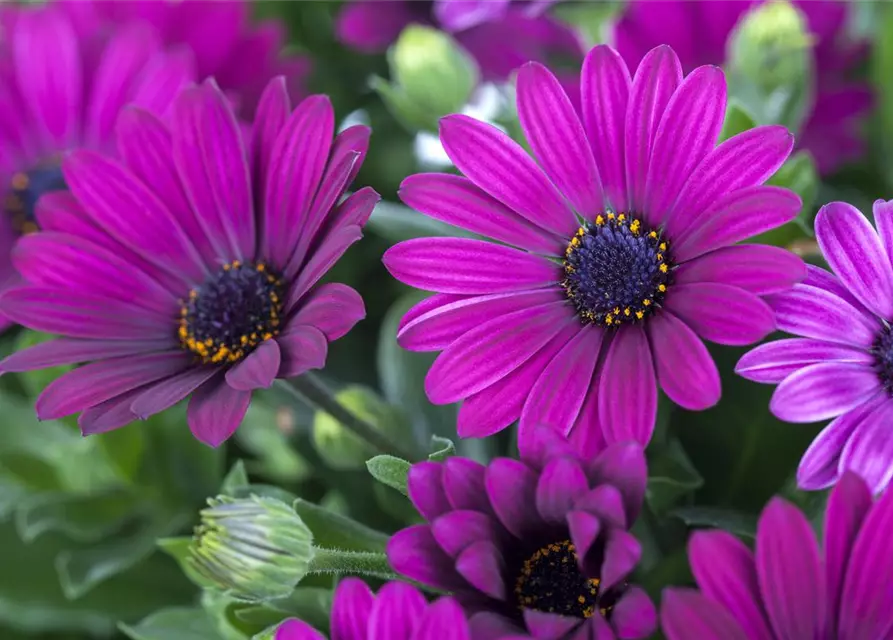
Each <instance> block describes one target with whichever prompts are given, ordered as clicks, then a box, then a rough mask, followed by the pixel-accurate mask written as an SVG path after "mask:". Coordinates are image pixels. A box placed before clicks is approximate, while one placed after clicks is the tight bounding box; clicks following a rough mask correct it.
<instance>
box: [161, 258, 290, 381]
mask: <svg viewBox="0 0 893 640" xmlns="http://www.w3.org/2000/svg"><path fill="white" fill-rule="evenodd" d="M282 303H283V287H282V281H281V280H280V279H279V276H277V275H276V274H275V273H273V272H272V271H271V270H270V268H269V267H268V266H267V265H265V264H264V263H263V262H258V263H257V264H252V263H243V262H239V261H238V260H236V261H234V262H231V263H230V264H225V265H223V268H222V269H221V270H220V271H218V272H217V273H215V274H214V275H212V276H211V277H210V278H208V279H207V280H206V281H205V282H204V284H202V285H201V286H200V287H196V288H195V289H193V290H192V291H190V292H189V297H188V299H186V300H184V301H183V303H182V305H183V306H182V308H181V309H180V326H179V329H178V331H177V335H178V336H179V338H180V344H181V346H182V347H183V349H185V350H187V351H191V352H192V353H194V354H196V355H197V356H199V357H200V358H201V360H202V362H205V363H210V364H218V363H225V362H238V361H239V360H241V359H242V358H244V357H245V356H246V355H248V354H249V353H251V352H252V351H253V350H254V348H255V347H257V346H258V345H259V344H261V343H262V342H263V341H265V340H269V339H270V338H272V337H273V336H275V335H278V333H279V325H280V322H281V314H282Z"/></svg>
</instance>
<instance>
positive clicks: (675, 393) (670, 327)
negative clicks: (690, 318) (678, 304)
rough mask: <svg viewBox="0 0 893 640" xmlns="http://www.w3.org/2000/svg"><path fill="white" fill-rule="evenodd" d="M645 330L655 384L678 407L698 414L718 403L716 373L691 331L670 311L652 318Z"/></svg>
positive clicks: (702, 345) (719, 389)
mask: <svg viewBox="0 0 893 640" xmlns="http://www.w3.org/2000/svg"><path fill="white" fill-rule="evenodd" d="M645 328H646V330H647V332H648V339H649V342H650V343H651V351H652V353H653V354H654V361H655V365H656V369H657V381H658V382H659V383H660V388H661V389H663V390H664V393H666V394H667V397H669V398H670V400H672V401H673V402H675V403H676V404H678V405H679V406H680V407H683V408H685V409H689V410H692V411H700V410H703V409H707V408H709V407H712V406H713V405H715V404H716V403H717V402H719V396H720V392H721V388H720V382H719V370H718V369H717V368H716V363H715V362H713V357H712V356H711V355H710V352H709V351H707V347H705V346H704V343H703V342H701V339H700V338H698V336H697V335H696V334H695V332H694V331H692V330H691V329H689V328H688V325H686V324H685V323H684V322H682V321H681V320H679V319H678V318H677V317H676V316H674V315H673V314H672V313H670V312H665V313H661V314H659V315H656V316H655V317H654V318H652V319H651V320H650V321H649V322H648V324H647V325H645Z"/></svg>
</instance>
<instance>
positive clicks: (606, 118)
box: [384, 46, 805, 455]
mask: <svg viewBox="0 0 893 640" xmlns="http://www.w3.org/2000/svg"><path fill="white" fill-rule="evenodd" d="M581 86H582V95H583V101H582V104H583V107H584V108H583V110H582V121H581V119H580V118H579V117H578V115H577V113H576V112H575V110H574V108H573V106H572V105H571V102H570V100H569V99H568V97H567V95H566V94H565V93H564V91H563V89H562V88H561V86H560V84H559V83H558V81H557V80H556V79H555V77H554V76H553V75H552V74H551V73H550V72H549V71H548V70H547V69H546V68H545V67H543V66H541V65H539V64H536V63H531V64H529V65H526V66H524V67H522V69H521V70H520V72H519V74H518V87H517V95H518V113H519V116H520V121H521V126H522V129H523V130H524V133H525V135H526V137H527V141H528V142H529V144H530V147H531V148H532V150H533V155H534V157H535V159H534V158H531V157H530V156H529V155H528V154H527V152H526V151H524V149H523V148H522V147H521V146H520V145H519V144H517V143H516V142H514V141H513V140H511V139H510V138H509V137H508V136H507V135H505V134H504V133H502V132H501V131H499V130H498V129H496V128H495V127H493V126H490V125H488V124H485V123H483V122H479V121H476V120H473V119H471V118H468V117H466V116H461V115H454V116H449V117H447V118H444V119H443V120H442V121H441V132H440V135H441V141H442V143H443V145H444V148H445V149H446V152H447V154H448V155H449V156H450V158H451V160H452V161H453V162H454V164H455V165H456V166H457V167H458V168H459V170H460V171H461V172H462V173H463V174H464V177H463V176H455V175H447V174H421V175H415V176H410V177H409V178H407V179H406V180H405V181H404V182H403V185H402V187H401V191H400V197H401V198H402V199H403V201H404V202H405V203H406V204H408V205H409V206H411V207H413V208H415V209H417V210H419V211H421V212H422V213H424V214H426V215H428V216H431V217H433V218H436V219H438V220H442V221H444V222H446V223H448V224H452V225H455V226H457V227H461V228H464V229H467V230H469V231H472V232H474V233H477V234H480V235H482V236H487V237H489V238H492V239H493V240H495V241H497V242H489V241H486V240H478V239H470V238H452V237H449V238H447V237H441V238H421V239H414V240H409V241H406V242H402V243H400V244H398V245H396V246H394V247H392V248H391V249H390V250H389V251H388V252H387V253H386V254H385V256H384V263H385V266H386V267H387V268H388V270H389V271H390V272H391V274H392V275H394V277H396V278H397V279H398V280H400V281H402V282H404V283H406V284H409V285H411V286H414V287H416V288H419V289H424V290H427V291H432V292H435V295H433V296H431V297H429V298H427V299H426V300H424V301H422V302H421V303H420V304H418V305H417V306H415V307H413V308H412V309H411V310H410V311H409V312H408V313H407V314H406V315H405V317H404V318H403V320H402V323H401V325H400V329H399V333H398V341H399V342H400V344H401V345H402V346H403V347H404V348H406V349H410V350H416V351H442V353H441V354H440V356H439V357H438V358H437V360H436V361H435V362H434V365H433V366H432V367H431V369H430V371H429V372H428V375H427V378H426V381H425V388H426V391H427V394H428V397H429V398H430V399H431V401H432V402H434V403H435V404H447V403H452V402H456V401H459V400H462V401H464V402H463V404H462V407H461V409H460V411H459V421H458V432H459V435H460V436H463V437H465V436H475V437H481V436H486V435H490V434H492V433H495V432H497V431H499V430H501V429H503V428H505V427H507V426H508V425H510V424H511V423H512V422H514V421H515V420H518V419H519V418H520V435H519V438H520V440H522V441H523V440H524V439H525V438H527V437H528V436H529V433H530V428H531V427H533V426H534V425H537V424H546V425H548V426H551V427H553V428H554V429H556V430H558V431H559V432H561V433H562V434H566V435H568V436H569V438H570V439H571V441H573V442H574V443H575V445H576V446H577V447H578V448H579V449H580V451H581V452H584V454H586V455H594V453H595V452H597V451H599V450H600V449H601V448H603V447H604V445H605V444H606V443H612V442H619V441H624V440H636V441H638V442H640V443H647V442H648V440H649V439H650V437H651V432H652V430H653V427H654V421H655V417H656V411H657V389H658V385H660V387H661V388H662V389H663V391H664V392H665V393H666V394H667V396H669V397H670V399H671V400H673V401H674V402H675V403H676V404H678V405H681V406H683V407H685V408H687V409H693V410H698V409H705V408H707V407H710V406H712V405H713V404H715V403H716V402H717V401H718V400H719V397H720V380H719V374H718V372H717V369H716V365H715V364H714V362H713V359H712V358H711V356H710V354H709V352H708V351H707V348H706V347H705V346H704V344H703V342H702V340H709V341H711V342H715V343H719V344H726V345H745V344H750V343H753V342H757V341H759V340H761V339H762V338H764V337H765V336H766V335H768V334H769V333H770V332H772V331H773V330H774V329H775V317H774V314H773V311H772V309H771V308H770V307H769V305H768V304H767V303H766V302H765V301H764V300H763V299H762V298H761V296H764V295H766V294H771V293H777V292H780V291H784V290H786V289H789V288H790V287H791V286H792V285H793V284H794V283H795V282H798V281H799V280H801V279H802V278H803V277H804V275H805V267H804V265H803V263H802V261H801V260H800V259H799V258H797V257H795V256H793V255H792V254H790V253H789V252H787V251H784V250H782V249H779V248H776V247H769V246H764V245H758V244H744V245H739V244H737V243H738V242H740V241H742V240H745V239H747V238H749V237H750V236H752V235H755V234H758V233H761V232H764V231H767V230H769V229H773V228H776V227H778V226H780V225H782V224H784V223H786V222H788V221H790V220H791V219H793V218H794V217H795V216H796V215H797V213H798V211H799V209H800V205H801V202H800V199H799V198H798V197H797V196H796V195H795V194H794V193H792V192H791V191H788V190H786V189H782V188H779V187H774V186H764V185H763V182H764V181H765V180H766V179H767V178H768V177H769V176H771V175H772V174H773V173H774V172H775V170H776V169H778V167H780V166H781V165H782V163H783V162H784V161H785V159H786V158H787V157H788V154H789V153H790V151H791V148H792V146H793V138H792V136H791V135H790V133H788V132H787V131H786V130H785V129H784V128H783V127H779V126H765V127H757V128H755V129H752V130H750V131H746V132H744V133H741V134H740V135H737V136H735V137H733V138H731V139H729V140H727V141H725V142H723V143H722V144H721V145H719V146H718V147H717V146H715V145H716V140H717V136H718V135H719V132H720V129H721V127H722V123H723V118H724V116H725V110H726V109H725V108H726V86H725V79H724V76H723V73H722V71H721V70H720V69H718V68H716V67H710V66H705V67H699V68H698V69H695V70H694V71H693V72H692V73H690V74H689V75H688V76H687V77H685V78H683V75H682V69H681V66H680V63H679V60H678V59H677V57H676V55H675V54H674V53H673V50H672V49H670V48H669V47H666V46H661V47H658V48H656V49H654V50H653V51H651V52H650V53H649V54H648V55H647V56H645V59H644V60H643V61H642V64H641V65H639V68H638V70H637V71H636V73H635V76H634V77H630V73H629V71H628V70H627V67H626V64H625V63H624V62H623V60H622V58H621V57H620V56H619V55H618V54H617V53H616V52H615V51H614V50H613V49H611V48H609V47H607V46H599V47H596V48H594V49H593V50H592V51H591V52H590V53H589V55H588V56H587V58H586V61H585V63H584V66H583V72H582V85H581Z"/></svg>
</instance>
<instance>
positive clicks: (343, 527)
mask: <svg viewBox="0 0 893 640" xmlns="http://www.w3.org/2000/svg"><path fill="white" fill-rule="evenodd" d="M294 508H295V511H296V512H297V513H298V515H299V516H301V519H302V520H304V524H306V525H307V526H308V527H309V528H310V531H312V532H313V540H314V541H315V543H316V544H318V545H323V546H326V547H333V548H338V549H348V550H351V551H384V549H385V547H386V546H387V543H388V540H389V539H390V537H389V536H388V535H386V534H384V533H381V532H379V531H375V530H374V529H370V528H369V527H367V526H366V525H364V524H361V523H359V522H356V521H355V520H352V519H350V518H348V517H346V516H343V515H339V514H337V513H333V512H332V511H328V510H326V509H323V508H322V507H320V506H318V505H315V504H313V503H312V502H307V501H306V500H303V499H300V498H299V499H298V500H295V502H294Z"/></svg>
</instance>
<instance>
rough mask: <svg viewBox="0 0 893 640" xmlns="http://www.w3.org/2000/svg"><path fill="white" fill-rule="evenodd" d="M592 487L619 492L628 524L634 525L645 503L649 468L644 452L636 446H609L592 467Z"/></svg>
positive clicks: (590, 469)
mask: <svg viewBox="0 0 893 640" xmlns="http://www.w3.org/2000/svg"><path fill="white" fill-rule="evenodd" d="M586 475H587V476H588V477H589V480H590V484H592V485H598V484H601V483H605V484H610V485H612V486H614V487H617V489H618V490H619V491H620V493H621V495H622V496H623V505H624V507H625V509H626V521H627V522H635V521H636V518H637V517H638V515H639V510H640V509H641V507H642V501H643V500H644V499H645V488H646V485H647V483H648V467H647V465H646V463H645V452H644V451H643V449H642V446H641V445H640V444H638V443H636V442H629V441H627V442H618V443H615V444H611V445H608V447H607V448H606V449H605V450H604V451H602V452H601V453H600V454H599V455H598V456H597V457H596V458H595V459H594V460H593V461H592V462H591V463H590V465H589V469H587V472H586Z"/></svg>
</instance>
